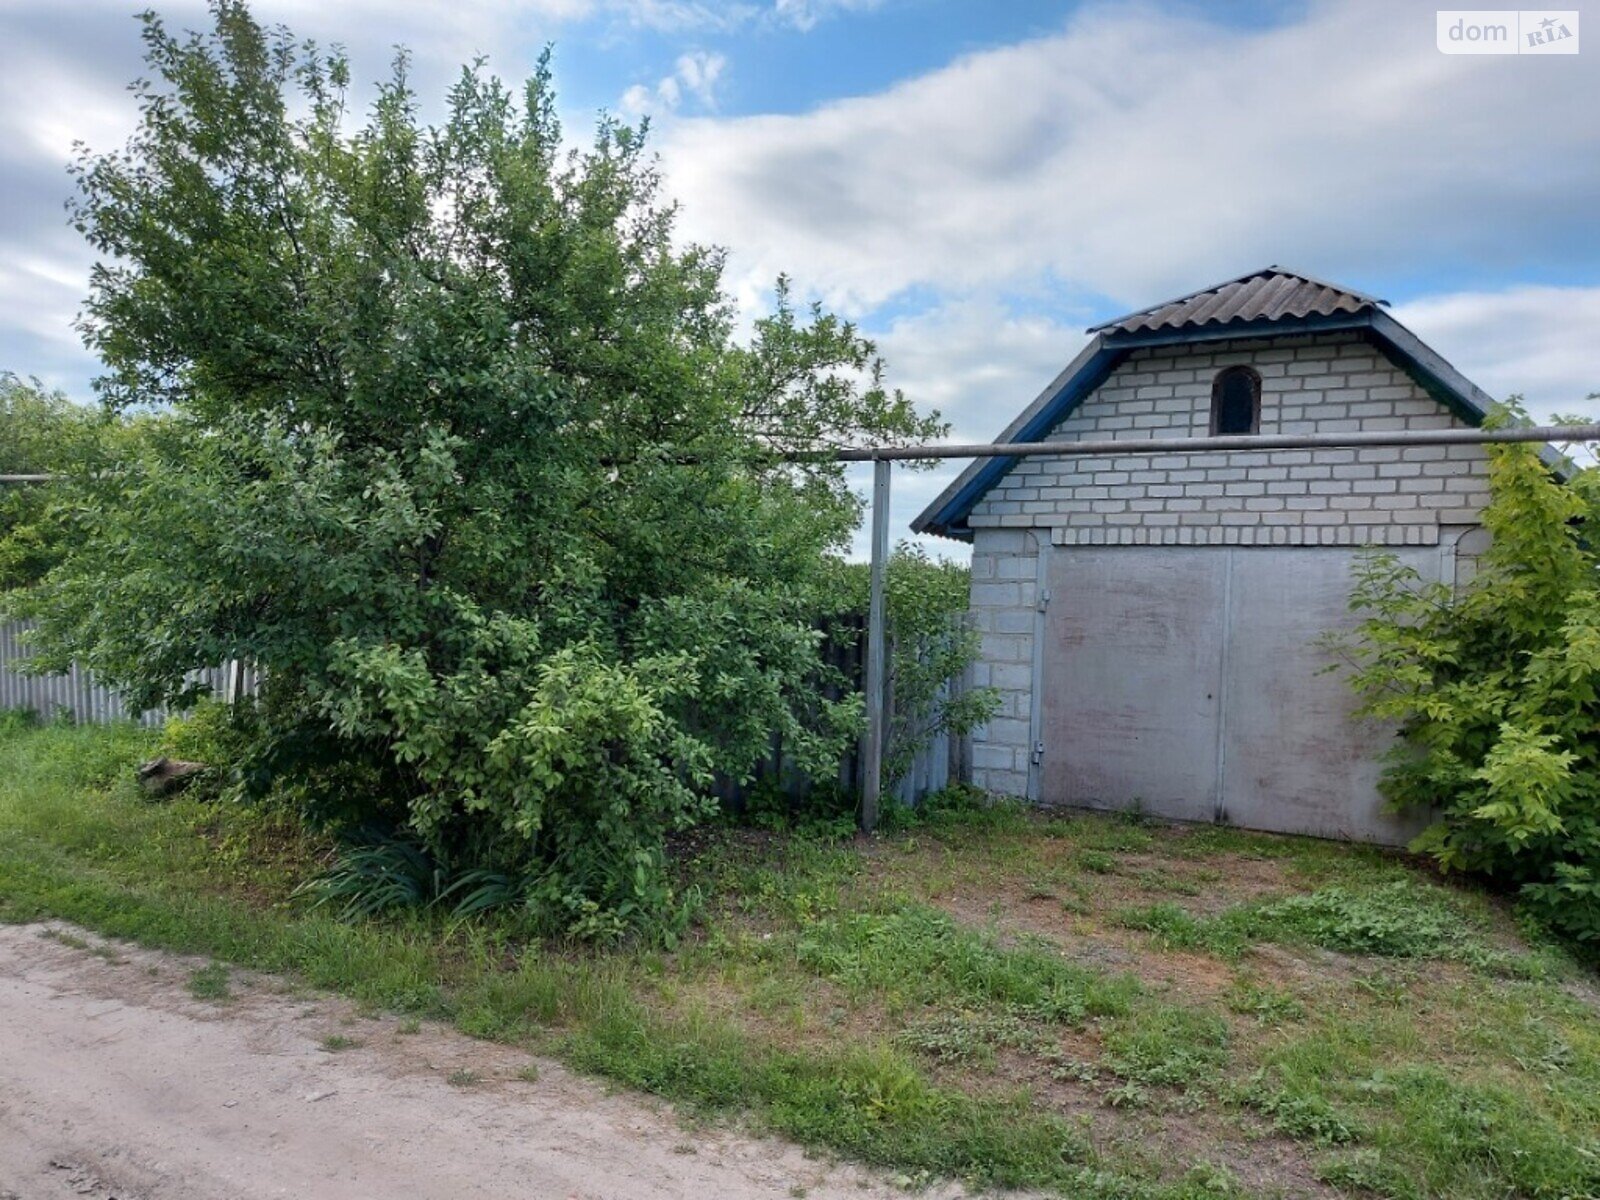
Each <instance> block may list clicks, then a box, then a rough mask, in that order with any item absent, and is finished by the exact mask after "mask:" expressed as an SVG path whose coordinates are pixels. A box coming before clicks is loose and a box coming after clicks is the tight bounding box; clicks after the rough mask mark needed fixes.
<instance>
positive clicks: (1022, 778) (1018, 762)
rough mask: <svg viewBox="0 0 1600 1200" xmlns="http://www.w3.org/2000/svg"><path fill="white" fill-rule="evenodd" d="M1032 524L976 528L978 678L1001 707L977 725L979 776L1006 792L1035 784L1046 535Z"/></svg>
mask: <svg viewBox="0 0 1600 1200" xmlns="http://www.w3.org/2000/svg"><path fill="white" fill-rule="evenodd" d="M1041 536H1043V537H1046V538H1048V537H1049V531H1048V530H1041V531H1040V532H1039V533H1038V534H1036V533H1034V532H1033V531H1031V530H1024V529H976V530H974V531H973V539H972V620H973V624H974V626H975V627H976V628H977V630H978V633H979V636H980V637H981V638H982V639H983V653H982V656H981V657H980V659H979V661H978V662H977V663H976V664H975V665H974V666H973V682H974V683H975V684H976V685H977V686H978V687H992V688H994V689H996V691H998V692H999V694H1000V711H999V712H997V713H996V714H995V717H994V720H992V721H990V722H989V724H988V725H987V726H985V727H984V728H983V729H980V730H978V731H977V733H976V735H975V736H974V739H973V747H972V772H973V782H974V783H976V784H977V785H978V786H979V787H983V788H988V789H990V790H991V791H995V792H999V793H1001V794H1004V795H1013V796H1021V795H1024V794H1026V793H1027V790H1028V753H1029V748H1028V721H1029V718H1030V716H1031V715H1032V703H1033V626H1034V615H1035V613H1036V611H1037V604H1036V602H1037V594H1036V592H1035V588H1036V580H1037V578H1038V563H1039V542H1038V538H1039V537H1041Z"/></svg>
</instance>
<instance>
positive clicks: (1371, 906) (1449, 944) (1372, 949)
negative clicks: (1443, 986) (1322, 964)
mask: <svg viewBox="0 0 1600 1200" xmlns="http://www.w3.org/2000/svg"><path fill="white" fill-rule="evenodd" d="M1251 924H1252V925H1253V926H1254V928H1255V930H1256V931H1258V932H1261V933H1267V932H1270V933H1271V934H1273V935H1274V936H1276V937H1277V938H1279V939H1280V940H1288V939H1294V938H1299V939H1303V940H1305V941H1308V942H1311V943H1312V944H1313V945H1317V946H1323V947H1325V948H1327V949H1329V950H1342V951H1344V952H1346V953H1350V954H1374V955H1381V956H1383V957H1387V958H1448V959H1455V960H1457V961H1460V962H1466V963H1469V964H1472V965H1477V966H1484V965H1488V964H1489V963H1490V962H1492V961H1493V960H1494V958H1495V955H1494V953H1493V951H1491V950H1490V949H1489V948H1488V947H1486V946H1484V944H1483V942H1482V940H1481V939H1480V938H1479V937H1478V936H1477V934H1476V932H1475V931H1474V930H1473V928H1472V927H1471V925H1470V924H1469V923H1468V922H1467V921H1466V920H1465V918H1464V917H1463V915H1462V913H1461V912H1460V911H1459V909H1457V908H1456V907H1455V906H1453V905H1450V904H1447V903H1444V902H1443V901H1442V900H1441V898H1440V897H1439V895H1438V894H1437V892H1433V891H1431V890H1429V889H1425V888H1421V887H1418V886H1416V885H1415V884H1410V883H1407V882H1405V881H1396V882H1394V883H1390V884H1387V885H1384V886H1382V887H1378V888H1371V889H1366V890H1355V889H1350V888H1343V887H1326V888H1319V889H1318V890H1317V891H1314V892H1308V893H1306V894H1304V895H1300V896H1290V897H1288V898H1286V899H1283V900H1279V901H1277V902H1276V903H1274V904H1269V905H1267V906H1265V907H1264V908H1262V909H1261V910H1260V911H1259V913H1258V914H1257V915H1256V917H1255V919H1254V920H1253V921H1252V922H1251Z"/></svg>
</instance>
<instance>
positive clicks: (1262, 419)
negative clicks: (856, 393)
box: [914, 267, 1490, 842]
mask: <svg viewBox="0 0 1600 1200" xmlns="http://www.w3.org/2000/svg"><path fill="white" fill-rule="evenodd" d="M1090 333H1091V334H1092V335H1093V338H1092V340H1091V341H1090V343H1089V345H1088V346H1086V347H1085V348H1084V350H1083V352H1082V353H1080V354H1079V355H1078V357H1077V358H1076V359H1074V360H1073V362H1072V363H1071V364H1070V365H1069V366H1068V367H1067V369H1066V370H1065V371H1063V372H1062V373H1061V375H1060V376H1058V377H1057V378H1056V379H1055V380H1054V381H1053V382H1052V383H1051V384H1050V385H1049V386H1048V387H1047V388H1046V389H1045V390H1044V392H1043V393H1041V395H1040V396H1039V397H1038V398H1037V399H1036V400H1035V401H1034V402H1033V404H1031V405H1030V406H1029V407H1028V408H1027V409H1026V410H1025V411H1024V412H1023V413H1022V415H1021V416H1019V417H1018V418H1017V419H1016V420H1015V421H1014V422H1012V424H1011V425H1010V426H1009V427H1008V428H1007V429H1006V430H1005V431H1004V432H1003V433H1001V434H1000V436H999V438H998V439H997V440H999V441H1002V442H1025V441H1042V440H1055V441H1073V440H1079V439H1085V440H1112V439H1126V440H1129V441H1137V440H1139V439H1149V438H1175V437H1184V436H1196V437H1201V436H1205V435H1207V434H1246V435H1248V434H1279V433H1281V434H1294V433H1349V432H1356V431H1359V430H1397V429H1438V428H1447V427H1452V426H1471V425H1477V424H1479V423H1481V421H1482V419H1483V417H1484V413H1485V409H1486V406H1487V405H1488V404H1489V403H1490V401H1489V399H1488V397H1487V396H1485V395H1484V394H1483V393H1482V392H1481V391H1480V390H1479V389H1478V388H1476V387H1475V386H1474V385H1473V384H1471V383H1470V382H1469V381H1467V380H1466V379H1464V378H1463V377H1462V376H1461V375H1460V374H1459V373H1458V372H1457V371H1456V370H1455V369H1454V368H1452V367H1451V366H1450V365H1449V364H1448V363H1446V362H1445V361H1444V360H1443V359H1441V358H1440V357H1439V356H1438V355H1437V354H1435V353H1434V352H1433V351H1431V350H1430V349H1429V348H1428V347H1427V346H1425V345H1423V343H1422V342H1420V341H1419V340H1418V339H1417V338H1416V337H1415V335H1413V334H1412V333H1411V332H1410V331H1409V330H1407V329H1405V327H1404V326H1402V325H1400V324H1399V323H1398V322H1396V321H1395V320H1394V319H1393V318H1392V317H1390V316H1389V315H1388V314H1387V313H1385V312H1384V311H1383V302H1382V301H1378V300H1374V299H1373V298H1371V297H1369V296H1364V295H1362V294H1360V293H1358V292H1353V291H1350V290H1348V289H1345V288H1341V287H1337V286H1334V285H1331V284H1326V283H1323V282H1321V281H1319V280H1315V279H1312V278H1310V277H1308V276H1304V275H1299V274H1297V273H1294V272H1291V271H1287V270H1284V269H1282V268H1278V267H1269V268H1267V269H1266V270H1263V271H1257V272H1255V273H1253V274H1250V275H1245V276H1241V277H1240V278H1238V279H1234V280H1230V281H1228V282H1227V283H1224V284H1219V285H1217V286H1216V287H1212V288H1207V289H1205V290H1204V291H1201V292H1196V293H1194V294H1193V295H1190V296H1185V297H1182V298H1180V299H1178V300H1174V301H1170V302H1168V303H1165V304H1161V305H1158V306H1156V307H1154V308H1151V309H1147V310H1144V311H1142V312H1138V313H1134V314H1131V315H1129V316H1126V317H1123V318H1120V319H1119V320H1116V321H1112V322H1109V323H1108V324H1106V325H1102V326H1098V327H1096V328H1095V329H1092V330H1090ZM1487 499H1488V495H1487V485H1486V458H1485V453H1484V450H1483V448H1482V447H1479V446H1464V445H1463V446H1416V447H1405V448H1403V449H1401V448H1392V447H1390V448H1379V447H1370V448H1361V449H1309V450H1293V451H1290V450H1277V451H1262V452H1238V451H1236V452H1229V453H1220V452H1212V453H1190V454H1184V453H1171V454H1168V453H1162V454H1142V455H1129V456H1127V457H1125V458H1124V457H1120V456H1113V457H1093V458H1090V457H1084V458H1049V457H1044V458H1031V457H1030V458H1025V459H1015V458H1012V459H992V460H980V461H978V462H976V463H974V464H973V466H972V467H970V468H969V469H968V470H967V471H966V472H964V473H963V474H962V475H961V476H960V477H959V478H958V479H957V480H956V481H955V483H953V484H952V485H951V486H950V487H949V488H948V489H947V490H946V491H945V492H944V493H943V494H942V495H941V496H940V497H939V498H938V499H937V500H935V501H934V503H933V504H932V505H930V506H929V508H928V509H927V510H926V511H925V512H924V513H923V514H922V515H921V516H920V517H918V518H917V520H916V521H915V522H914V527H915V528H917V529H918V530H920V531H925V532H930V533H937V534H942V535H944V536H947V537H954V538H960V539H963V540H967V541H970V542H971V543H972V551H973V556H972V612H973V614H974V620H975V621H976V622H977V625H978V628H979V629H980V631H981V633H982V646H983V652H982V658H981V661H980V663H979V664H978V666H977V669H976V670H977V682H979V683H980V684H989V685H992V686H994V687H996V688H998V689H999V691H1000V694H1001V698H1002V709H1001V712H1000V714H999V715H998V716H997V717H996V718H995V719H994V720H993V721H991V722H990V724H989V725H988V726H987V727H986V728H985V729H984V730H982V731H980V732H979V734H978V735H977V738H976V741H975V744H974V747H973V764H974V772H975V782H977V783H978V784H980V785H981V786H984V787H988V788H990V789H992V790H995V791H999V792H1005V793H1011V794H1016V795H1023V796H1027V797H1028V798H1029V799H1032V800H1035V801H1037V802H1041V803H1046V804H1051V803H1066V804H1076V805H1086V806H1090V807H1110V808H1129V807H1138V808H1140V809H1142V810H1143V811H1147V812H1150V813H1154V814H1158V815H1164V816H1170V817H1176V818H1182V819H1189V820H1207V821H1213V820H1214V821H1224V822H1229V823H1233V824H1238V825H1242V826H1246V827H1249V828H1258V829H1273V830H1282V831H1289V832H1302V833H1312V834H1318V835H1324V836H1332V837H1348V838H1356V839H1361V840H1369V841H1379V842H1401V841H1404V840H1406V838H1407V837H1408V836H1409V835H1410V834H1411V833H1412V832H1413V831H1414V830H1415V829H1416V828H1417V824H1416V822H1415V821H1414V820H1409V819H1403V818H1398V817H1396V816H1394V815H1392V814H1390V813H1388V812H1386V811H1385V809H1384V806H1383V804H1382V801H1381V799H1380V798H1379V796H1378V794H1377V790H1376V781H1377V777H1378V774H1379V771H1380V766H1379V764H1378V763H1377V762H1376V757H1377V755H1378V754H1379V753H1381V751H1382V750H1383V749H1384V748H1385V747H1386V746H1388V745H1389V744H1391V742H1392V731H1391V730H1388V729H1384V728H1381V727H1377V726H1374V725H1372V724H1371V723H1369V722H1363V721H1359V720H1357V719H1356V718H1355V717H1354V716H1353V715H1352V708H1353V698H1352V696H1351V694H1350V690H1349V686H1348V683H1347V682H1346V681H1345V679H1344V678H1343V677H1342V675H1341V674H1333V673H1326V672H1324V671H1323V668H1324V667H1326V666H1327V665H1328V664H1329V662H1330V661H1331V656H1330V654H1329V652H1328V650H1327V649H1326V648H1325V647H1323V646H1322V645H1320V644H1319V639H1320V638H1321V636H1322V635H1323V634H1325V633H1327V632H1330V631H1332V630H1336V629H1341V628H1346V627H1348V626H1349V624H1350V623H1351V621H1352V620H1353V619H1354V618H1352V616H1351V615H1350V613H1349V611H1348V596H1349V591H1350V584H1351V569H1352V567H1353V565H1354V562H1355V557H1356V555H1357V554H1359V553H1360V550H1361V548H1362V547H1365V546H1383V547H1387V548H1390V549H1392V550H1393V552H1394V553H1396V554H1398V555H1399V556H1400V557H1401V558H1402V559H1403V560H1404V561H1406V562H1407V563H1409V564H1410V565H1412V566H1414V567H1416V568H1417V570H1418V571H1420V572H1421V573H1422V574H1423V576H1424V577H1425V578H1430V579H1445V580H1453V579H1455V578H1456V576H1457V573H1458V572H1459V571H1460V569H1461V560H1462V559H1463V558H1470V557H1471V556H1472V555H1473V554H1474V553H1475V552H1477V550H1479V549H1480V548H1481V545H1482V541H1483V538H1484V534H1483V531H1482V530H1481V528H1480V527H1479V524H1478V514H1479V511H1480V510H1481V508H1482V507H1483V505H1484V504H1485V503H1486V502H1487Z"/></svg>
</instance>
